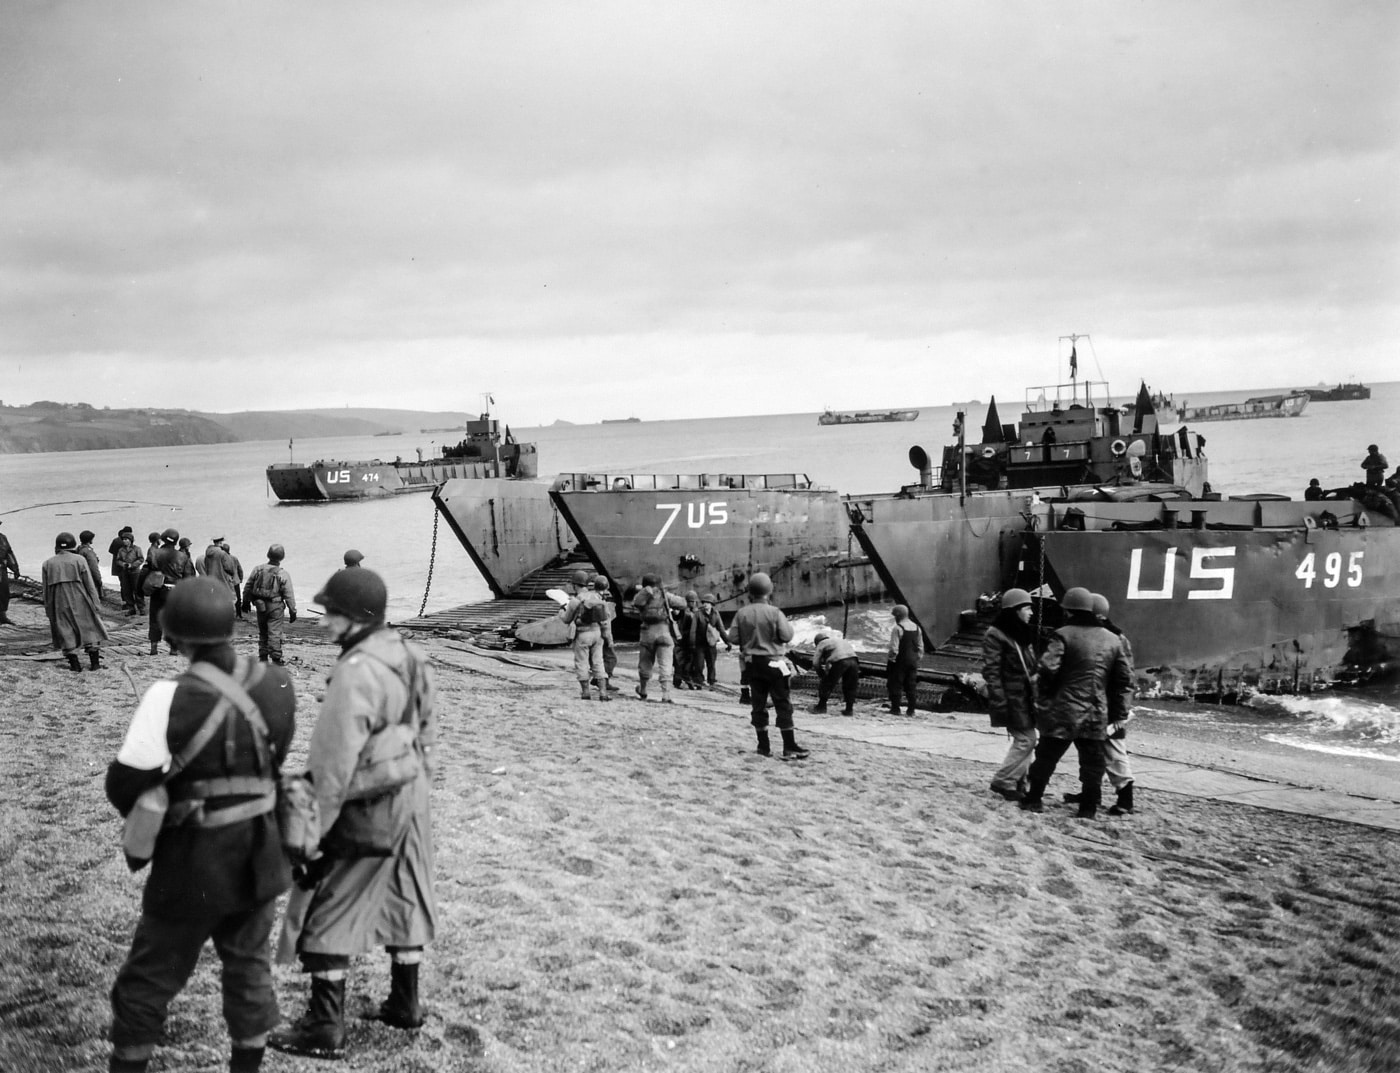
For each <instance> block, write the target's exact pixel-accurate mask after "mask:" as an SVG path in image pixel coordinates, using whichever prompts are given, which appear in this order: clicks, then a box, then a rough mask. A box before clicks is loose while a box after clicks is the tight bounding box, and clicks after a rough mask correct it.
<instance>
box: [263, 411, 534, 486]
mask: <svg viewBox="0 0 1400 1073" xmlns="http://www.w3.org/2000/svg"><path fill="white" fill-rule="evenodd" d="M466 432H467V435H466V436H465V437H464V438H463V439H462V441H461V442H460V443H458V444H457V445H456V446H453V447H448V448H446V449H444V451H443V452H442V457H441V458H432V459H426V460H425V459H423V458H421V457H420V458H419V459H418V461H415V462H405V461H403V460H402V459H395V460H394V461H392V462H384V461H382V460H380V459H378V458H375V459H371V460H370V461H367V462H364V461H361V462H343V461H334V460H330V461H328V460H326V459H317V460H316V461H315V462H309V463H307V462H274V463H273V464H272V465H270V466H268V467H267V483H268V484H269V485H270V486H271V487H272V491H273V493H274V494H275V495H276V496H277V498H278V499H280V500H283V501H284V502H289V503H319V502H325V501H327V500H333V499H367V498H370V497H372V496H387V495H402V494H403V493H405V492H431V491H432V490H433V489H434V488H436V487H437V486H438V485H440V484H442V483H443V482H444V481H449V480H480V479H483V478H491V477H507V478H510V479H512V480H526V479H529V478H532V477H535V476H537V475H538V473H539V462H538V455H537V453H536V450H535V445H534V444H533V443H517V442H516V441H515V438H514V437H513V436H512V435H511V434H510V429H509V428H507V429H506V430H505V433H504V435H502V432H501V424H500V422H499V421H497V420H496V419H494V418H493V417H492V416H491V414H490V413H489V412H487V413H483V414H482V415H481V416H480V417H479V418H478V419H477V420H475V421H468V422H467V425H466Z"/></svg>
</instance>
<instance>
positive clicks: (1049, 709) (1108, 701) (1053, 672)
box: [1021, 587, 1133, 820]
mask: <svg viewBox="0 0 1400 1073" xmlns="http://www.w3.org/2000/svg"><path fill="white" fill-rule="evenodd" d="M1060 606H1061V607H1062V608H1064V612H1065V619H1066V621H1065V624H1064V625H1063V626H1061V627H1060V628H1059V629H1058V630H1056V631H1055V633H1054V635H1053V636H1052V637H1051V638H1050V644H1049V646H1048V647H1047V648H1046V649H1045V654H1044V655H1042V656H1041V657H1040V662H1039V663H1038V664H1037V668H1038V670H1037V673H1038V675H1039V687H1040V690H1041V695H1042V696H1043V697H1044V698H1045V704H1044V708H1043V710H1042V713H1041V715H1040V716H1039V718H1038V719H1037V720H1036V729H1037V730H1039V731H1040V741H1039V742H1037V743H1036V747H1035V760H1034V762H1033V763H1032V764H1031V769H1030V773H1029V780H1030V785H1029V787H1028V788H1027V789H1026V794H1025V796H1024V797H1023V798H1022V799H1021V808H1022V809H1023V810H1024V811H1026V812H1043V811H1044V810H1045V806H1044V805H1043V804H1042V801H1041V799H1042V798H1043V797H1044V795H1045V787H1046V786H1047V785H1048V784H1049V782H1050V776H1051V775H1053V774H1054V773H1055V765H1056V764H1058V763H1059V762H1060V757H1062V756H1064V755H1065V752H1066V751H1067V750H1068V749H1069V747H1070V745H1071V744H1073V745H1074V747H1075V749H1076V750H1078V752H1079V787H1080V796H1079V818H1080V819H1082V820H1092V819H1093V818H1094V816H1095V814H1096V813H1097V812H1098V807H1099V799H1100V796H1101V794H1102V792H1103V791H1102V783H1103V776H1104V740H1105V739H1106V738H1108V737H1110V736H1111V735H1113V734H1114V733H1116V732H1117V730H1118V724H1119V723H1120V722H1122V721H1123V720H1124V719H1126V718H1127V716H1128V708H1129V707H1130V706H1131V704H1132V698H1133V675H1132V669H1131V668H1130V667H1129V666H1128V657H1127V654H1126V653H1125V652H1124V650H1123V642H1122V641H1121V640H1120V639H1119V638H1118V637H1116V636H1114V635H1113V634H1111V633H1109V632H1108V631H1107V630H1105V629H1104V628H1103V627H1102V626H1100V625H1099V621H1098V619H1097V618H1095V617H1094V597H1093V594H1092V593H1090V592H1089V590H1088V589H1084V588H1079V587H1075V588H1072V589H1070V590H1069V591H1068V592H1066V593H1065V595H1064V599H1063V600H1062V601H1061V603H1060Z"/></svg>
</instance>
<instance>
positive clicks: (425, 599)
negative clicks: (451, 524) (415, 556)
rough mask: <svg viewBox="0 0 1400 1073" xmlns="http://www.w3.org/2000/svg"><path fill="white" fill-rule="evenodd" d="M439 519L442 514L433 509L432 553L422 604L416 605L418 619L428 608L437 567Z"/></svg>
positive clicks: (429, 559) (429, 558) (429, 556)
mask: <svg viewBox="0 0 1400 1073" xmlns="http://www.w3.org/2000/svg"><path fill="white" fill-rule="evenodd" d="M441 517H442V512H441V511H440V510H437V509H434V510H433V549H432V551H431V552H430V553H429V555H428V581H427V584H425V585H424V586H423V602H422V603H421V604H419V605H418V617H419V618H422V617H423V612H424V610H426V609H427V606H428V593H429V592H430V591H431V590H432V587H433V568H434V567H435V566H436V565H437V534H438V519H439V518H441Z"/></svg>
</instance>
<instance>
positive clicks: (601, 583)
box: [593, 574, 609, 592]
mask: <svg viewBox="0 0 1400 1073" xmlns="http://www.w3.org/2000/svg"><path fill="white" fill-rule="evenodd" d="M593 587H594V588H595V589H597V590H598V591H599V592H607V591H608V588H609V585H608V579H607V578H605V577H604V576H603V575H602V574H599V575H598V576H596V577H595V578H594V579H593Z"/></svg>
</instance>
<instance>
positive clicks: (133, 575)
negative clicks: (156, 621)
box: [112, 529, 145, 615]
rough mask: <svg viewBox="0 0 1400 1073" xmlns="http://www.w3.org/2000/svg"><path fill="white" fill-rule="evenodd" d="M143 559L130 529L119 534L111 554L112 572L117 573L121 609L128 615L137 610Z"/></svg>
mask: <svg viewBox="0 0 1400 1073" xmlns="http://www.w3.org/2000/svg"><path fill="white" fill-rule="evenodd" d="M144 561H145V559H144V557H143V556H142V555H141V549H140V548H138V547H137V546H136V544H135V543H134V541H133V540H132V536H131V530H130V529H128V530H127V531H126V532H124V533H123V534H122V535H121V539H120V540H119V541H118V542H117V550H116V552H115V554H113V556H112V573H114V574H116V575H117V584H118V585H120V586H121V592H122V610H123V611H125V612H126V613H127V614H128V615H134V614H136V612H137V611H138V610H139V606H138V601H140V592H139V589H138V588H137V580H138V579H139V578H140V576H141V564H142V563H143V562H144Z"/></svg>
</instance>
